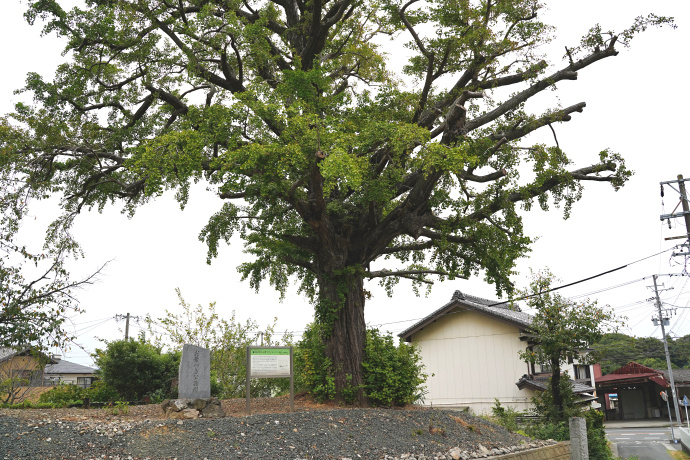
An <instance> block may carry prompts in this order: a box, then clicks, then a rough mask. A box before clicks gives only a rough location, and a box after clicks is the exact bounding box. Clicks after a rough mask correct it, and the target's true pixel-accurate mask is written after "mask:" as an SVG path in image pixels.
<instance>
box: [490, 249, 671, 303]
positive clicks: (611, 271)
mask: <svg viewBox="0 0 690 460" xmlns="http://www.w3.org/2000/svg"><path fill="white" fill-rule="evenodd" d="M674 247H675V246H674ZM674 247H671V248H668V249H666V250H664V251H661V252H657V253H656V254H652V255H651V256H647V257H643V258H641V259H637V260H635V261H633V262H629V263H627V264H625V265H621V266H620V267H617V268H613V269H611V270H607V271H605V272H602V273H599V274H597V275H593V276H590V277H587V278H583V279H581V280H578V281H574V282H572V283H568V284H564V285H561V286H557V287H555V288H551V289H547V290H545V291H540V292H538V293H536V294H529V295H526V296H522V297H519V298H517V299H511V300H506V301H504V302H496V303H494V304H491V305H488V306H489V307H495V306H496V305H503V304H506V303H508V302H516V301H520V300H525V299H529V298H532V297H535V296H540V295H542V294H547V293H549V292H553V291H557V290H559V289H563V288H567V287H570V286H574V285H576V284H580V283H584V282H585V281H589V280H593V279H595V278H599V277H600V276H604V275H608V274H609V273H613V272H616V271H618V270H622V269H624V268H626V267H628V266H630V265H633V264H636V263H638V262H642V261H643V260H647V259H650V258H652V257H655V256H658V255H659V254H663V253H664V252H668V251H670V250H672V249H673V248H674Z"/></svg>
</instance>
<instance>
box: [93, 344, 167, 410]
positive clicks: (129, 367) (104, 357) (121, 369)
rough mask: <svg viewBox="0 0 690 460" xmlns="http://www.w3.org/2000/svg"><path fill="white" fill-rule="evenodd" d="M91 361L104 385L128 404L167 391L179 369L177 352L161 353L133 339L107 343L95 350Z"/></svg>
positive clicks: (152, 346)
mask: <svg viewBox="0 0 690 460" xmlns="http://www.w3.org/2000/svg"><path fill="white" fill-rule="evenodd" d="M95 359H96V365H97V366H98V367H99V368H100V376H101V378H102V379H103V381H104V382H105V384H106V385H108V386H110V387H112V388H113V389H115V390H116V391H117V393H118V394H119V395H120V397H121V398H122V399H125V400H130V401H133V400H138V399H140V398H141V397H143V396H144V395H148V394H151V393H153V392H155V391H156V390H161V389H163V390H164V391H166V392H170V391H171V384H172V381H173V379H175V378H176V377H177V374H178V369H179V366H180V355H179V353H161V349H160V348H158V347H156V346H154V345H151V344H149V343H146V342H141V341H136V340H128V341H125V340H117V341H113V342H108V343H107V345H106V347H105V349H104V350H100V349H97V350H96V353H95Z"/></svg>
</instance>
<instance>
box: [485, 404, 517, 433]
mask: <svg viewBox="0 0 690 460" xmlns="http://www.w3.org/2000/svg"><path fill="white" fill-rule="evenodd" d="M491 413H492V415H493V416H494V422H495V423H497V424H499V425H501V426H502V427H503V428H505V429H506V430H508V431H513V432H515V431H517V430H518V423H517V417H518V415H519V414H520V412H518V411H516V410H515V409H513V408H512V407H503V406H502V405H501V401H499V400H498V398H495V399H494V406H493V407H492V408H491Z"/></svg>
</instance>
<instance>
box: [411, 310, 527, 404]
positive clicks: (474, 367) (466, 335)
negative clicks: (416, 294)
mask: <svg viewBox="0 0 690 460" xmlns="http://www.w3.org/2000/svg"><path fill="white" fill-rule="evenodd" d="M519 335H520V331H519V329H518V328H517V327H515V326H512V325H510V324H508V323H506V322H503V321H501V320H498V319H495V318H492V317H489V316H487V315H484V314H481V313H477V312H475V311H462V310H456V312H454V313H451V314H448V315H445V316H444V317H443V318H441V319H439V320H438V321H436V322H434V323H432V324H430V325H429V326H426V327H425V328H424V329H422V330H421V331H419V332H417V333H415V334H414V335H413V336H412V341H413V342H414V343H416V344H417V345H418V346H419V348H420V352H421V356H422V360H423V362H424V364H425V366H426V372H427V373H428V374H429V377H428V379H427V390H428V394H427V395H426V398H425V401H424V404H425V405H433V406H460V407H469V408H470V410H471V411H472V412H473V413H475V414H484V413H490V411H491V407H492V406H493V405H494V398H498V399H499V400H500V401H501V404H502V405H503V406H507V407H513V408H514V409H517V410H525V409H527V408H529V407H530V406H531V398H532V396H533V395H534V392H533V391H531V390H529V389H524V390H520V389H518V387H517V385H515V383H516V382H517V381H518V380H519V379H520V377H522V375H523V374H526V373H528V368H527V364H526V363H525V362H524V361H522V360H520V358H519V357H518V352H519V351H522V350H524V349H525V347H526V342H523V341H520V338H519ZM432 374H433V375H432Z"/></svg>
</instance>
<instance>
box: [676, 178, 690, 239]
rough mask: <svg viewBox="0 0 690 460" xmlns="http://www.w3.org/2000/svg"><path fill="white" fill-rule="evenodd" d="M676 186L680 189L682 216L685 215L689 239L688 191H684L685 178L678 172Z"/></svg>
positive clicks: (689, 237)
mask: <svg viewBox="0 0 690 460" xmlns="http://www.w3.org/2000/svg"><path fill="white" fill-rule="evenodd" d="M678 188H679V189H680V201H681V202H682V204H683V217H685V230H686V231H687V236H688V239H689V240H690V205H688V193H687V192H686V191H685V180H684V179H683V175H682V174H678Z"/></svg>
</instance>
